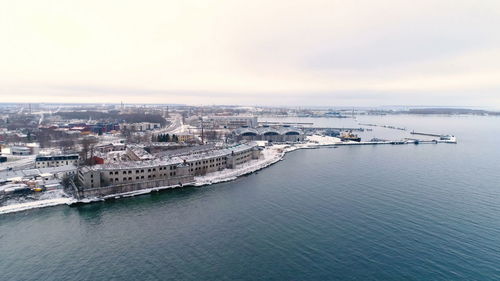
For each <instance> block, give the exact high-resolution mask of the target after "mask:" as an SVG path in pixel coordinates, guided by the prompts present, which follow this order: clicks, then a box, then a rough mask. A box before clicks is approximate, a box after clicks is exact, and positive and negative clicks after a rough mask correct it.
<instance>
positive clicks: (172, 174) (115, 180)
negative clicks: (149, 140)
mask: <svg viewBox="0 0 500 281" xmlns="http://www.w3.org/2000/svg"><path fill="white" fill-rule="evenodd" d="M169 175H170V176H171V177H173V176H176V175H177V173H176V172H170V173H169ZM159 176H160V177H162V176H163V177H166V176H167V173H165V174H160V175H159ZM152 178H153V179H154V178H156V175H148V179H152ZM143 179H144V176H136V177H135V180H143ZM131 180H132V177H128V178H127V177H123V178H122V181H123V182H125V181H131ZM109 181H110V182H111V183H113V182H120V179H119V178H114V179H113V178H111V179H109ZM91 182H93V180H92V181H91Z"/></svg>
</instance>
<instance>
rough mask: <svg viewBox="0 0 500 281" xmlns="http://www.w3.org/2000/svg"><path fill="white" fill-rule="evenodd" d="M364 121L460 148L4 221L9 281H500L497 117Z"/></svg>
mask: <svg viewBox="0 0 500 281" xmlns="http://www.w3.org/2000/svg"><path fill="white" fill-rule="evenodd" d="M364 119H365V120H362V118H360V121H367V120H369V121H373V122H376V121H377V122H381V123H387V124H390V125H397V126H399V125H403V126H406V127H408V128H414V129H415V130H425V131H433V132H443V133H452V134H455V135H457V136H458V137H459V144H457V145H450V144H440V145H406V146H363V147H341V148H338V149H317V150H301V151H295V152H292V153H290V154H288V155H287V156H286V158H285V160H284V161H281V162H279V163H278V164H276V165H273V166H272V167H269V168H268V169H265V170H262V171H260V172H259V173H258V174H254V175H250V176H247V177H243V178H240V179H238V180H236V181H234V182H231V183H224V184H219V185H214V186H210V187H204V188H186V189H180V190H174V191H168V192H162V193H155V194H150V195H145V196H140V197H135V198H129V199H122V200H117V201H114V202H105V203H96V204H91V205H85V206H81V207H75V208H70V207H67V206H59V207H53V208H46V209H38V210H30V211H26V212H21V213H15V214H8V215H2V216H0V279H1V280H499V279H500V149H499V148H500V119H499V118H493V117H412V116H397V117H365V118H364ZM322 122H329V121H324V120H323V121H322ZM331 122H338V121H331Z"/></svg>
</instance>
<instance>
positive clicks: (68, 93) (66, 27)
mask: <svg viewBox="0 0 500 281" xmlns="http://www.w3.org/2000/svg"><path fill="white" fill-rule="evenodd" d="M0 3H1V8H0V35H1V38H2V41H1V44H0V62H1V63H0V102H57V103H60V102H62V103H64V102H67V103H89V102H90V103H119V102H122V101H123V102H124V103H163V104H165V103H183V104H195V105H197V104H207V105H210V104H241V105H271V106H272V105H286V106H316V105H327V106H345V105H356V106H379V105H396V104H397V105H442V106H479V107H493V108H500V94H499V90H500V32H499V31H498V28H499V26H500V1H485V0H482V1H459V0H455V1H447V0H443V1H404V0H401V1H388V0H381V1H335V0H328V1H290V0H289V1H281V0H280V1H238V0H231V1H190V0H187V1H135V0H133V1H92V0H90V1H47V0H38V1H28V0H17V1H1V2H0Z"/></svg>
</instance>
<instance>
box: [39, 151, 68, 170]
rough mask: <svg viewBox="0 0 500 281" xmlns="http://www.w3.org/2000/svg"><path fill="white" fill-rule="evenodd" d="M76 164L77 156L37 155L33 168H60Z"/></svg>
mask: <svg viewBox="0 0 500 281" xmlns="http://www.w3.org/2000/svg"><path fill="white" fill-rule="evenodd" d="M77 164H78V155H77V154H71V155H56V156H42V155H39V156H37V157H36V158H35V167H36V168H37V169H38V168H49V167H60V166H66V165H74V166H76V165H77Z"/></svg>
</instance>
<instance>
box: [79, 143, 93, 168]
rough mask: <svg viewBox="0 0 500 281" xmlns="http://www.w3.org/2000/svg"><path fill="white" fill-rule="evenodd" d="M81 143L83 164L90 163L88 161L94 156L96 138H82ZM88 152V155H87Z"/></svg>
mask: <svg viewBox="0 0 500 281" xmlns="http://www.w3.org/2000/svg"><path fill="white" fill-rule="evenodd" d="M80 144H81V145H82V152H81V159H82V162H83V163H84V164H85V165H92V164H93V163H90V162H91V160H93V159H92V158H93V156H94V147H95V145H96V144H97V139H96V138H94V137H87V138H83V139H82V140H81V142H80ZM89 152H90V157H89Z"/></svg>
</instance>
